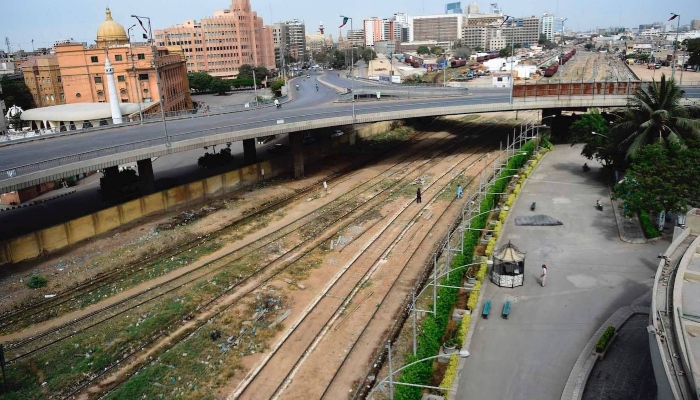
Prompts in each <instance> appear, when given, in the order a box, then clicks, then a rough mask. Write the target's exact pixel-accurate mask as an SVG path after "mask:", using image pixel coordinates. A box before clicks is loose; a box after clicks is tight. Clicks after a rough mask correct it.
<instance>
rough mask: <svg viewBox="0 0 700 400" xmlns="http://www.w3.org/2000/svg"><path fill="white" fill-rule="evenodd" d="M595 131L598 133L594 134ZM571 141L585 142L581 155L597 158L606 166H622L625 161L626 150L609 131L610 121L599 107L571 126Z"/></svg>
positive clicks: (590, 158)
mask: <svg viewBox="0 0 700 400" xmlns="http://www.w3.org/2000/svg"><path fill="white" fill-rule="evenodd" d="M593 132H595V133H596V134H593ZM569 134H570V142H571V143H572V144H571V145H572V146H573V145H574V143H584V146H583V149H582V150H581V155H582V156H584V157H586V158H588V159H589V160H592V159H594V158H595V159H596V160H598V161H600V162H601V163H602V164H603V165H605V166H614V167H616V168H620V167H621V166H622V165H621V164H622V163H624V159H625V157H624V155H625V154H624V152H622V151H620V150H619V148H618V144H619V143H618V142H619V141H618V140H615V139H616V138H615V137H613V136H611V134H610V133H609V132H608V122H607V121H606V120H605V118H603V116H602V115H601V114H600V112H599V111H598V110H597V109H593V110H592V111H591V112H589V113H588V114H583V115H582V116H581V118H579V119H578V120H577V121H576V122H574V123H573V124H571V126H569Z"/></svg>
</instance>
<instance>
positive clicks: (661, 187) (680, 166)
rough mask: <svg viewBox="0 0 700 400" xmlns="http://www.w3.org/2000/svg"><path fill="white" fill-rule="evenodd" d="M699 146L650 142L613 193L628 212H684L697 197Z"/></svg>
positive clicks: (699, 168)
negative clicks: (691, 147)
mask: <svg viewBox="0 0 700 400" xmlns="http://www.w3.org/2000/svg"><path fill="white" fill-rule="evenodd" d="M699 179H700V150H698V149H686V148H681V147H679V146H676V145H673V144H671V145H670V146H668V145H666V144H665V143H654V144H650V145H646V146H644V147H643V148H642V149H640V151H639V152H638V153H637V154H636V156H635V157H634V159H633V162H632V164H631V166H630V168H629V170H628V171H627V176H626V177H625V179H623V181H622V182H620V183H618V184H617V185H616V186H615V197H616V198H618V199H620V200H622V202H623V203H624V204H625V207H626V209H627V210H628V211H629V212H641V211H655V212H660V211H669V212H686V211H687V209H688V207H690V206H691V205H697V203H698V201H700V187H699V186H698V185H697V183H696V182H698V180H699Z"/></svg>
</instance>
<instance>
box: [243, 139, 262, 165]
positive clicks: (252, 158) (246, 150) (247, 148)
mask: <svg viewBox="0 0 700 400" xmlns="http://www.w3.org/2000/svg"><path fill="white" fill-rule="evenodd" d="M243 162H245V163H246V165H249V164H255V163H256V162H258V155H257V153H256V150H255V139H243Z"/></svg>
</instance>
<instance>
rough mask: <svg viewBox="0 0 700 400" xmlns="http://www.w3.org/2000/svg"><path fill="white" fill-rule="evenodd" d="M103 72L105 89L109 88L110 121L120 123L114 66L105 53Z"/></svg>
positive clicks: (120, 112)
mask: <svg viewBox="0 0 700 400" xmlns="http://www.w3.org/2000/svg"><path fill="white" fill-rule="evenodd" d="M105 74H106V75H107V89H108V90H109V108H110V110H111V111H112V123H113V124H121V123H122V111H121V109H120V108H119V98H118V97H117V84H116V83H115V82H114V68H112V63H111V62H109V57H108V56H107V55H105Z"/></svg>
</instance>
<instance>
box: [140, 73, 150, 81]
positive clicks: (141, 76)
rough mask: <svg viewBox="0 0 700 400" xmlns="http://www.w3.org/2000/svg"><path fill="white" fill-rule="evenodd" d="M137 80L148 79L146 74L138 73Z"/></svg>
mask: <svg viewBox="0 0 700 400" xmlns="http://www.w3.org/2000/svg"><path fill="white" fill-rule="evenodd" d="M139 80H140V81H147V80H148V74H139Z"/></svg>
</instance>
